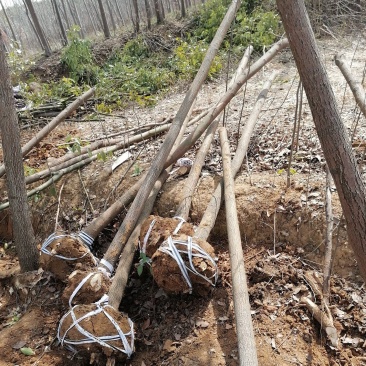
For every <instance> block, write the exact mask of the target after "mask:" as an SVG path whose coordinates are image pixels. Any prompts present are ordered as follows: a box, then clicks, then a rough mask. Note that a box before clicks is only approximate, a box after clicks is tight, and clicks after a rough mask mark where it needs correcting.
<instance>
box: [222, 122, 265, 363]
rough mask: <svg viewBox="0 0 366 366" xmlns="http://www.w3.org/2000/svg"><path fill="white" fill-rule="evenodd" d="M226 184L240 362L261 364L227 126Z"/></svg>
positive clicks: (224, 146)
mask: <svg viewBox="0 0 366 366" xmlns="http://www.w3.org/2000/svg"><path fill="white" fill-rule="evenodd" d="M219 135H220V142H221V151H222V163H223V170H224V185H225V189H224V191H225V209H226V223H227V230H228V237H229V254H230V266H231V278H232V284H233V299H234V310H235V323H236V334H237V337H238V350H239V364H240V365H241V366H257V365H258V358H257V349H256V345H255V337H254V331H253V324H252V316H251V311H250V302H249V294H248V285H247V278H246V274H245V266H244V255H243V249H242V246H241V237H240V230H239V221H238V214H237V210H236V202H235V183H234V173H233V171H232V169H231V157H230V145H229V140H228V138H227V132H226V128H225V127H220V128H219Z"/></svg>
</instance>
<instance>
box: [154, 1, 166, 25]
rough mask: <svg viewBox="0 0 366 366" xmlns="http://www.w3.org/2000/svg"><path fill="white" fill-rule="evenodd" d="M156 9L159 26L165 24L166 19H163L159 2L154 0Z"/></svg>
mask: <svg viewBox="0 0 366 366" xmlns="http://www.w3.org/2000/svg"><path fill="white" fill-rule="evenodd" d="M154 9H155V14H156V23H157V24H163V23H164V18H163V15H162V13H161V9H160V3H159V0H154Z"/></svg>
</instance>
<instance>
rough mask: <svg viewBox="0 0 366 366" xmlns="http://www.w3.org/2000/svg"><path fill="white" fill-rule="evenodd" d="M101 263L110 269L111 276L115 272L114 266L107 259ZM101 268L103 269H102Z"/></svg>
mask: <svg viewBox="0 0 366 366" xmlns="http://www.w3.org/2000/svg"><path fill="white" fill-rule="evenodd" d="M99 263H100V264H103V266H104V267H106V268H107V269H108V271H109V273H110V274H111V273H112V272H113V266H112V265H111V264H110V263H109V262H108V261H106V260H105V259H101V260H100V262H99ZM100 268H103V267H100Z"/></svg>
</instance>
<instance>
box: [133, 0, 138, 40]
mask: <svg viewBox="0 0 366 366" xmlns="http://www.w3.org/2000/svg"><path fill="white" fill-rule="evenodd" d="M132 4H133V10H134V12H135V20H134V22H133V24H134V26H135V32H136V33H138V32H139V31H140V16H139V7H138V4H137V0H132Z"/></svg>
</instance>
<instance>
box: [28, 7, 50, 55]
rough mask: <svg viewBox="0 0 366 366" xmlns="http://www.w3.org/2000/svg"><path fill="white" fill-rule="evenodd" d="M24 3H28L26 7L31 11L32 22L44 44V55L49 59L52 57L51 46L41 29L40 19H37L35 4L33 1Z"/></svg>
mask: <svg viewBox="0 0 366 366" xmlns="http://www.w3.org/2000/svg"><path fill="white" fill-rule="evenodd" d="M24 2H25V3H26V6H27V8H28V10H29V13H30V15H31V17H32V20H33V24H34V27H35V29H36V31H37V34H38V36H39V39H40V41H41V44H42V48H43V50H44V53H45V55H46V56H47V57H48V56H50V55H51V53H52V52H51V49H50V46H49V44H48V42H47V39H46V36H45V34H44V32H43V29H42V27H41V24H40V23H39V20H38V17H37V14H36V12H35V10H34V7H33V4H32V0H24Z"/></svg>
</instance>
